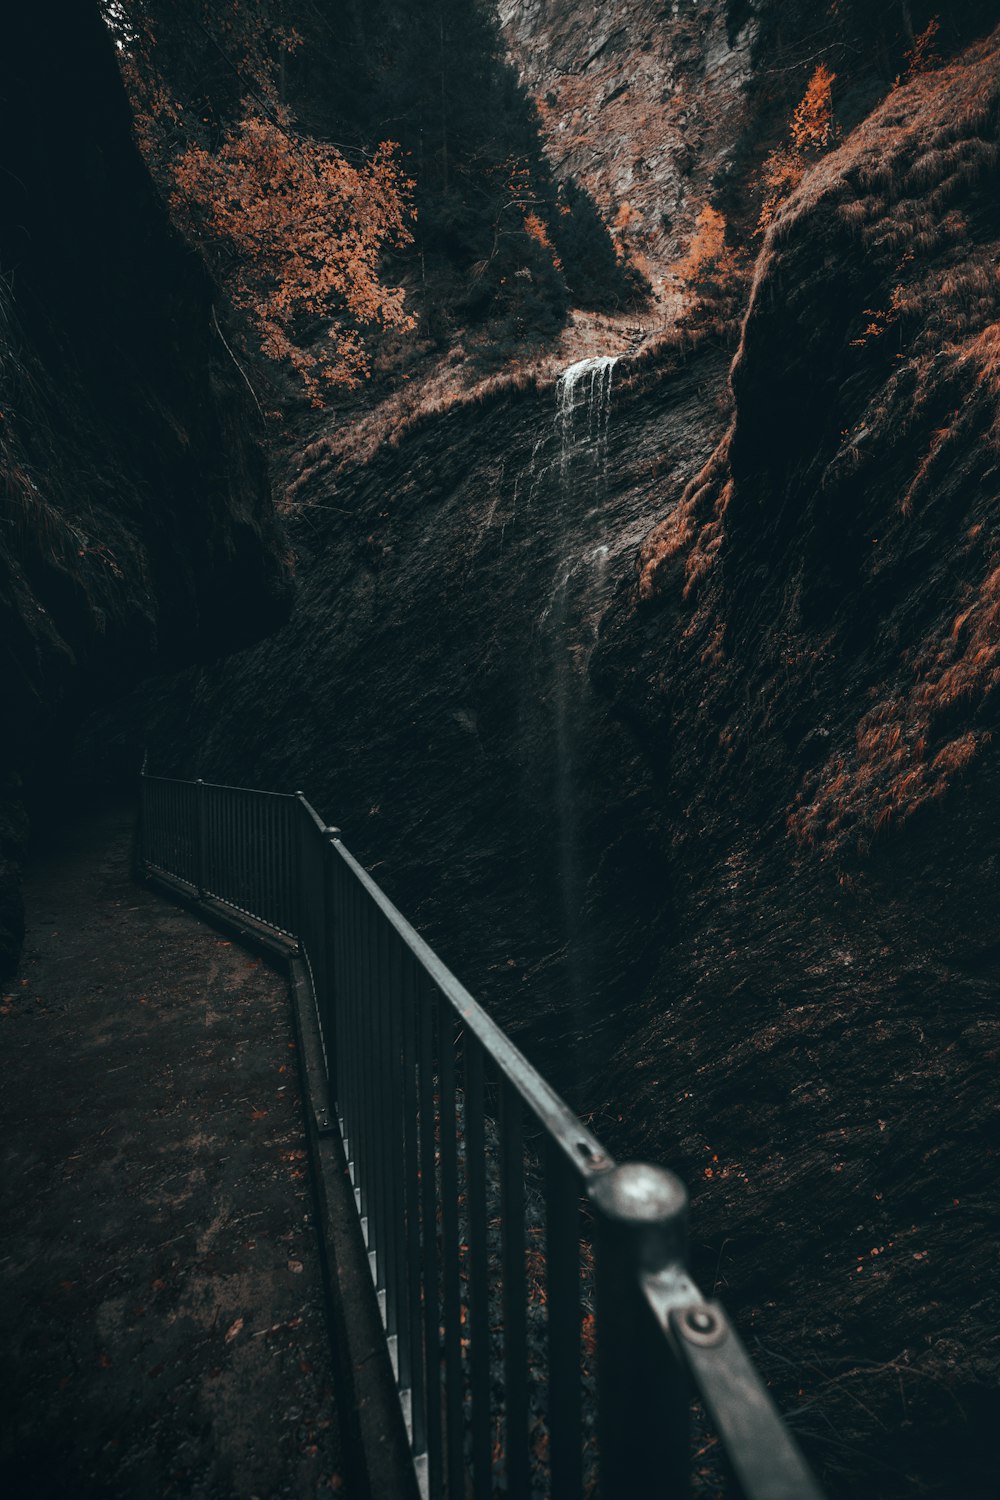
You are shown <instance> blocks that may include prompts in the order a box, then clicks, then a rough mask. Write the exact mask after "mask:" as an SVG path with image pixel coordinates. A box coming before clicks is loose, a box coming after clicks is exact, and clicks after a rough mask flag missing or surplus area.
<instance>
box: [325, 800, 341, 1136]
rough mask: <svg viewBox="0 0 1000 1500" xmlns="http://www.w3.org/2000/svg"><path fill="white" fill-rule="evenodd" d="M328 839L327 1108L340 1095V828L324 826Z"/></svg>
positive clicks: (326, 924) (326, 882) (326, 900)
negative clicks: (336, 864) (336, 881)
mask: <svg viewBox="0 0 1000 1500" xmlns="http://www.w3.org/2000/svg"><path fill="white" fill-rule="evenodd" d="M323 832H324V833H325V835H326V837H327V839H328V840H329V841H330V842H329V843H328V844H327V845H326V847H325V848H324V850H323V863H322V867H321V868H322V880H323V890H322V901H323V986H324V990H325V994H323V995H322V997H321V998H320V1007H321V1016H322V1022H323V1040H324V1043H325V1046H326V1075H327V1080H328V1082H329V1092H330V1108H331V1110H332V1109H333V1108H334V1107H335V1105H336V1104H337V1103H338V1101H339V1099H340V1093H339V1079H338V1076H337V1053H338V1046H339V1041H340V1038H339V1036H338V1034H337V1031H338V1028H337V1006H338V1001H339V997H338V995H337V978H336V975H337V968H336V946H337V940H338V938H339V933H337V932H336V930H335V926H334V905H335V903H334V899H333V860H334V857H335V856H334V852H333V841H334V839H339V838H340V829H339V828H334V827H327V828H324V830H323Z"/></svg>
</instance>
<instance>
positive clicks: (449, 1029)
mask: <svg viewBox="0 0 1000 1500" xmlns="http://www.w3.org/2000/svg"><path fill="white" fill-rule="evenodd" d="M438 1057H439V1060H440V1080H441V1104H440V1121H441V1249H442V1255H443V1259H444V1367H445V1397H446V1409H447V1416H448V1426H447V1431H448V1445H447V1454H448V1494H449V1496H460V1495H461V1494H462V1490H463V1485H462V1472H463V1467H464V1465H463V1462H462V1448H463V1441H464V1435H465V1433H464V1424H463V1421H462V1321H461V1318H462V1304H461V1274H460V1270H461V1268H460V1263H459V1250H458V1245H459V1238H458V1145H457V1136H456V1128H457V1120H456V1115H457V1098H456V1093H455V1023H454V1019H453V1014H452V1010H451V1006H450V1005H449V1004H448V1002H447V1001H446V1000H444V999H443V998H442V997H441V996H440V995H439V996H438Z"/></svg>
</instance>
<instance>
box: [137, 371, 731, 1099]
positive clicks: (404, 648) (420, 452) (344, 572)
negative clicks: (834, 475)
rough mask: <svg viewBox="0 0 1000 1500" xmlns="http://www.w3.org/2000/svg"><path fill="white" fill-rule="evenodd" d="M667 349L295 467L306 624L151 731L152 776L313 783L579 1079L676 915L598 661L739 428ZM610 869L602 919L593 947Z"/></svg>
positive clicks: (368, 855)
mask: <svg viewBox="0 0 1000 1500" xmlns="http://www.w3.org/2000/svg"><path fill="white" fill-rule="evenodd" d="M670 360H671V366H670V367H669V368H667V367H661V368H659V369H656V368H655V367H651V366H646V367H639V368H638V369H637V368H636V367H635V366H631V367H630V364H629V362H628V361H626V360H623V361H621V362H619V363H618V364H617V365H615V366H614V367H613V368H611V367H610V362H609V361H600V360H597V361H594V362H592V364H590V365H589V366H585V367H584V368H582V369H580V368H578V369H577V371H576V373H575V375H574V377H573V378H572V379H569V378H564V381H563V382H562V384H561V387H560V388H559V390H558V391H557V389H556V387H555V386H554V385H552V384H547V385H546V386H545V387H544V388H542V389H535V388H534V387H533V386H529V387H528V388H527V389H524V390H520V391H519V390H517V389H515V388H511V389H510V390H509V391H508V392H506V393H503V392H502V393H500V394H499V395H497V396H495V397H493V398H491V399H490V400H488V401H487V402H486V403H485V404H466V405H456V406H454V407H452V408H451V409H450V410H448V411H445V412H444V413H442V414H440V415H437V416H433V417H428V418H427V419H425V420H424V421H423V423H422V424H420V425H418V426H416V427H415V428H414V429H413V430H412V431H411V432H410V433H409V434H408V435H406V436H405V437H404V438H403V439H402V440H401V441H400V442H399V444H398V445H396V446H389V445H386V446H384V447H383V448H382V449H381V450H380V451H379V452H378V453H377V454H376V455H375V457H374V458H373V459H372V460H371V461H370V462H369V463H367V464H365V465H361V466H356V467H350V468H347V469H343V470H340V471H339V472H338V471H336V470H335V469H333V468H332V467H327V468H319V469H317V470H315V471H313V472H312V473H311V474H309V475H307V476H306V478H305V481H304V483H303V484H302V485H301V487H300V490H299V498H300V502H301V504H302V511H301V514H300V516H299V517H298V519H297V521H295V522H293V535H294V539H295V545H296V548H297V550H298V554H299V562H298V569H297V572H298V583H299V600H300V603H299V608H298V610H297V612H296V615H295V617H294V618H293V619H292V620H291V621H290V623H289V624H288V625H287V626H286V627H285V629H284V630H282V631H281V632H280V633H279V634H278V635H276V636H275V637H274V638H273V640H271V641H269V642H267V643H264V644H262V645H261V646H259V647H257V648H255V649H254V650H252V651H250V652H248V653H245V654H243V655H242V656H240V657H234V658H232V659H231V660H230V661H228V662H226V663H224V664H221V665H220V666H219V667H218V668H215V669H205V670H202V671H200V672H198V673H197V674H193V675H192V676H191V677H190V678H189V679H187V680H186V681H185V682H184V683H183V685H182V687H181V689H180V691H179V692H177V693H175V694H173V695H172V699H171V702H170V704H168V705H166V706H165V707H164V706H163V705H154V711H153V720H152V723H151V725H150V728H149V732H148V740H149V744H150V747H151V754H152V756H153V757H154V763H155V764H156V765H158V766H159V767H160V768H161V769H162V770H164V771H167V772H171V773H179V774H187V775H202V776H205V777H206V778H208V777H212V778H219V779H223V780H228V781H238V782H245V783H247V784H251V785H257V786H264V787H272V788H276V789H283V788H285V789H291V788H294V787H296V786H300V787H302V788H303V789H304V790H305V791H306V793H307V795H308V796H309V797H310V798H311V800H313V802H314V803H315V804H316V806H317V807H318V808H319V809H320V810H321V812H322V813H323V814H324V815H325V816H326V817H327V818H328V819H329V820H330V821H332V822H335V823H337V824H339V825H340V826H341V827H342V828H343V829H344V836H345V840H346V842H347V843H348V845H349V847H350V848H351V849H352V850H353V851H354V853H355V854H356V855H357V856H358V857H359V858H361V859H362V860H363V861H364V862H366V863H367V864H368V865H369V866H370V868H372V869H373V871H374V873H375V875H376V878H377V879H379V880H380V881H381V882H382V883H383V884H384V885H385V887H386V888H387V889H388V891H389V893H390V894H391V895H392V896H393V898H394V899H395V900H396V901H397V902H398V904H399V905H400V906H401V907H402V909H403V910H404V911H405V912H406V914H407V915H408V916H409V917H410V918H411V920H414V921H415V922H416V923H417V925H418V926H419V927H420V929H421V930H422V931H423V932H424V933H425V935H427V936H428V938H429V939H430V941H431V942H432V943H433V944H434V945H435V946H436V947H437V948H438V950H439V951H440V952H441V954H442V956H443V957H444V958H445V959H446V960H447V961H448V962H450V963H451V964H452V966H453V967H454V969H455V970H456V972H457V973H458V974H459V976H460V977H461V978H462V979H463V981H464V982H466V983H467V984H468V985H470V987H471V988H472V989H473V991H474V992H475V993H476V994H478V995H481V996H483V997H484V998H486V999H487V1000H488V1001H490V1002H491V1003H492V1004H494V1005H495V1008H496V1010H497V1012H498V1014H499V1015H501V1016H502V1018H503V1019H504V1021H505V1022H507V1023H508V1024H510V1025H511V1026H513V1027H514V1029H515V1030H516V1031H517V1033H518V1035H519V1036H520V1037H521V1038H522V1039H527V1040H528V1041H529V1043H530V1044H531V1045H532V1047H534V1048H537V1049H538V1050H537V1051H536V1055H537V1056H539V1057H540V1059H541V1060H542V1061H544V1062H545V1064H546V1066H551V1067H552V1068H553V1069H555V1070H556V1071H558V1072H559V1073H560V1077H561V1079H562V1081H563V1083H564V1084H565V1085H566V1086H570V1085H571V1084H572V1082H573V1081H574V1078H575V1077H576V1076H577V1075H579V1076H580V1077H581V1078H583V1077H585V1076H586V1075H587V1074H588V1073H589V1072H590V1071H592V1070H593V1069H594V1068H599V1067H600V1066H601V1061H602V1057H601V1055H600V1053H599V1049H596V1048H595V1045H594V1041H593V1037H592V1035H591V1033H592V1032H593V1031H594V1029H595V1028H596V1027H597V1025H598V1024H599V1023H600V1022H601V1021H602V1020H603V1018H604V1016H605V1014H606V1012H607V1011H608V1010H609V1008H610V1001H609V999H608V993H607V989H606V985H607V984H609V983H611V982H612V981H613V982H614V986H615V990H616V993H617V992H620V991H621V990H622V988H623V986H627V984H628V975H629V973H630V972H631V971H632V970H633V968H634V966H635V964H637V963H640V962H643V961H645V954H646V952H647V949H648V944H649V942H650V941H651V939H652V936H653V934H655V932H656V931H657V930H658V928H659V925H660V921H661V916H662V911H663V909H664V907H665V906H666V905H668V904H669V890H668V882H667V877H666V871H665V869H664V868H663V865H662V860H661V859H660V858H659V856H658V854H657V852H656V849H655V847H654V844H655V841H654V840H653V838H652V835H651V830H650V829H648V828H646V827H644V826H641V825H640V826H638V827H636V828H632V826H631V821H630V817H629V813H628V809H627V807H626V808H625V809H624V810H623V808H622V792H623V789H624V790H625V793H626V800H627V797H628V796H635V797H637V796H638V791H637V789H636V787H635V786H634V784H633V779H632V778H633V774H635V775H638V776H639V778H640V781H642V782H643V783H644V782H645V779H646V777H647V772H646V771H645V770H644V769H643V768H642V766H641V764H640V763H639V759H638V757H637V755H636V753H635V751H634V749H633V748H632V747H630V746H629V744H628V740H627V737H626V736H625V735H623V733H622V732H621V730H620V729H619V728H618V727H617V726H612V727H611V728H610V730H609V731H608V732H609V733H610V734H611V736H612V738H613V741H614V745H615V747H616V754H615V755H614V756H610V757H609V758H608V762H607V764H606V766H602V767H600V768H598V767H596V766H595V764H594V754H595V748H596V746H597V744H598V743H600V742H601V741H602V735H603V733H604V729H603V708H602V705H601V704H600V703H599V702H598V701H597V700H596V699H595V697H594V695H593V693H592V691H591V689H590V685H589V681H588V675H587V663H588V661H589V658H590V656H591V653H592V652H593V649H594V645H595V641H596V636H597V630H598V627H599V622H600V616H601V613H602V611H603V609H604V607H605V606H606V603H607V601H608V599H609V598H610V596H611V593H612V592H613V590H614V588H615V586H616V584H617V583H619V582H620V581H621V580H622V579H624V578H627V577H628V576H629V575H630V574H631V571H632V566H633V558H634V555H635V551H636V548H637V546H638V544H639V541H640V539H641V537H642V536H643V535H644V534H645V532H646V531H647V529H648V527H649V522H650V518H651V516H652V515H654V514H655V513H656V509H657V506H658V503H659V496H660V493H661V485H662V483H663V480H664V477H665V476H666V477H670V476H673V478H674V480H675V482H678V483H680V484H683V481H684V478H685V477H686V476H690V475H691V474H693V473H694V472H695V471H696V470H697V468H698V466H699V464H700V463H701V462H702V461H703V459H704V457H705V456H706V455H707V452H708V449H709V447H710V446H711V444H712V442H713V440H714V438H715V437H716V436H717V435H718V432H719V430H720V427H721V424H722V422H723V420H724V417H723V413H722V411H721V410H719V409H714V408H712V406H711V405H709V408H708V410H707V411H706V404H705V392H706V390H712V389H715V390H719V389H720V387H721V386H722V384H723V381H724V375H725V368H726V359H725V356H724V355H723V354H721V353H720V352H718V351H715V350H705V351H704V352H703V353H702V354H700V355H695V356H691V357H678V356H676V355H672V356H670ZM557 397H558V402H557ZM605 777H608V778H610V788H611V790H610V801H611V804H612V806H613V807H614V816H613V824H614V827H613V830H612V828H611V824H609V821H608V817H607V814H606V811H605V805H606V803H607V802H608V801H609V787H608V785H606V784H605V782H604V778H605ZM611 843H614V844H615V847H616V849H617V850H619V853H617V854H614V855H608V854H607V849H608V846H609V844H611ZM599 860H606V861H608V865H607V867H608V869H609V870H610V868H611V864H612V863H615V867H616V868H617V870H618V879H617V880H616V881H615V883H614V885H615V894H614V898H613V901H614V920H613V921H609V923H608V924H607V925H606V927H602V930H601V932H600V933H597V932H594V933H592V934H588V933H587V932H586V931H585V930H584V929H583V927H582V926H581V923H580V907H581V904H582V900H583V892H584V890H585V888H586V885H587V883H588V882H589V880H590V879H591V877H592V874H593V870H594V867H595V863H596V862H597V861H599ZM605 935H606V936H607V939H608V942H607V944H606V943H605ZM591 937H593V938H594V939H595V941H594V943H591V941H590V938H591ZM568 950H569V951H568ZM570 955H572V956H570ZM595 1007H596V1009H595ZM587 1018H589V1019H587ZM581 1033H586V1035H585V1036H582V1037H581Z"/></svg>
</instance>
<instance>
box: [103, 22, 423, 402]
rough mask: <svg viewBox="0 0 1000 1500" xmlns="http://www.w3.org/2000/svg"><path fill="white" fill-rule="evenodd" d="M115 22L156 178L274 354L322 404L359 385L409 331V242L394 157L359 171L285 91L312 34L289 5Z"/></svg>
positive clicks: (362, 158) (376, 153)
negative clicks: (300, 26)
mask: <svg viewBox="0 0 1000 1500" xmlns="http://www.w3.org/2000/svg"><path fill="white" fill-rule="evenodd" d="M106 15H107V19H108V21H109V24H110V25H111V27H112V30H113V32H114V34H115V39H116V42H117V45H118V50H119V57H120V59H121V62H122V71H123V74H124V77H125V80H126V83H127V85H128V87H129V90H130V94H131V97H132V100H133V105H134V108H135V114H136V126H137V134H138V137H139V141H140V144H141V145H142V147H143V150H144V152H145V154H146V156H147V160H148V161H149V163H150V166H151V168H152V170H153V173H154V176H156V178H157V179H158V181H159V182H160V184H161V186H162V187H163V189H164V191H165V193H166V195H167V197H168V199H169V201H170V204H171V207H172V209H173V212H174V216H175V218H176V220H177V222H178V224H179V225H180V226H181V228H182V229H183V230H184V231H185V233H186V234H187V235H188V236H189V237H190V238H191V239H192V240H193V241H194V242H195V243H197V244H199V245H200V246H201V247H202V248H203V249H204V251H205V252H206V254H207V255H208V257H209V259H210V260H211V262H212V263H213V265H214V267H215V269H216V271H217V273H218V274H219V276H220V278H221V280H222V282H223V284H224V286H225V287H226V290H227V291H228V293H229V295H230V297H231V299H232V301H233V303H234V304H235V306H236V307H237V308H239V309H240V310H241V311H242V312H243V313H244V314H245V315H246V318H247V320H248V322H249V325H250V326H251V327H252V328H253V329H254V331H255V334H256V338H257V342H258V343H259V346H260V348H261V349H262V351H263V352H264V353H265V354H266V355H267V356H269V357H270V358H272V359H276V360H279V361H282V362H285V363H287V364H288V365H290V366H291V367H292V368H293V369H294V370H295V371H296V372H297V374H298V375H299V376H300V377H301V380H302V382H303V383H304V386H305V388H306V390H307V392H308V394H309V396H310V397H311V399H312V401H313V402H314V404H317V405H319V404H322V400H323V392H324V390H325V389H329V388H330V387H333V386H337V385H352V384H356V383H357V382H358V381H359V380H360V379H361V378H362V377H363V376H364V375H365V374H366V373H367V371H368V368H369V350H368V345H369V337H370V335H371V333H372V331H373V330H376V329H387V328H394V329H398V330H402V329H406V328H408V327H409V326H410V325H411V318H410V315H409V314H408V312H407V311H406V309H405V306H404V298H403V291H402V289H401V288H400V287H398V286H390V285H387V284H386V283H385V281H384V280H383V278H382V274H381V267H382V263H383V257H384V254H385V252H386V251H387V250H388V249H391V248H396V247H400V246H403V245H405V244H407V243H408V242H409V240H410V239H411V228H410V218H411V215H410V191H411V188H412V182H411V181H410V179H409V178H408V177H407V176H406V174H405V172H404V170H403V169H402V166H401V164H400V161H399V158H398V153H397V149H396V147H395V146H394V145H393V143H392V142H383V143H382V144H381V145H379V146H377V147H376V148H375V149H374V150H372V151H370V152H361V151H359V152H356V153H352V155H354V158H355V159H354V160H349V159H348V157H347V155H345V154H344V152H343V151H342V150H341V149H340V148H339V147H337V146H334V145H332V144H331V143H329V142H327V141H323V140H321V139H318V138H317V137H316V136H314V135H311V134H310V133H308V132H307V131H305V130H303V129H301V128H299V126H298V125H297V123H296V120H295V118H294V116H293V114H292V111H291V110H290V109H289V107H288V105H287V104H286V102H285V98H284V93H285V75H286V67H287V61H288V58H289V56H290V55H292V54H294V52H295V51H296V50H297V49H298V48H299V47H300V46H301V37H300V36H299V35H298V33H297V32H296V31H295V30H294V29H293V28H291V27H289V26H287V25H285V24H284V22H283V17H282V14H281V7H280V6H279V5H278V4H277V0H273V3H268V0H257V3H250V0H246V3H238V4H234V5H232V6H228V7H225V8H222V7H218V6H214V5H212V4H211V3H209V0H181V3H179V4H169V3H167V0H109V3H108V4H107V6H106Z"/></svg>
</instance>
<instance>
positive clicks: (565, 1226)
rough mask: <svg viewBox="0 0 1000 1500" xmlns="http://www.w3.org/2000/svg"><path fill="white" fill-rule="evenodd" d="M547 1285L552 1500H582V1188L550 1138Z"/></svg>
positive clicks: (546, 1201) (546, 1168)
mask: <svg viewBox="0 0 1000 1500" xmlns="http://www.w3.org/2000/svg"><path fill="white" fill-rule="evenodd" d="M545 1281H546V1292H547V1298H546V1301H547V1310H548V1357H549V1399H548V1404H547V1415H548V1425H549V1464H550V1468H551V1476H552V1490H551V1493H552V1500H579V1496H580V1491H581V1489H582V1487H583V1425H582V1414H581V1405H582V1388H581V1369H580V1189H579V1184H578V1182H577V1178H576V1174H575V1173H574V1171H573V1169H572V1167H571V1166H570V1165H569V1163H568V1162H567V1161H566V1159H565V1157H564V1156H563V1154H562V1152H561V1151H560V1150H559V1148H558V1147H557V1146H556V1145H555V1144H554V1143H553V1142H552V1140H551V1139H550V1140H547V1141H546V1149H545Z"/></svg>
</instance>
